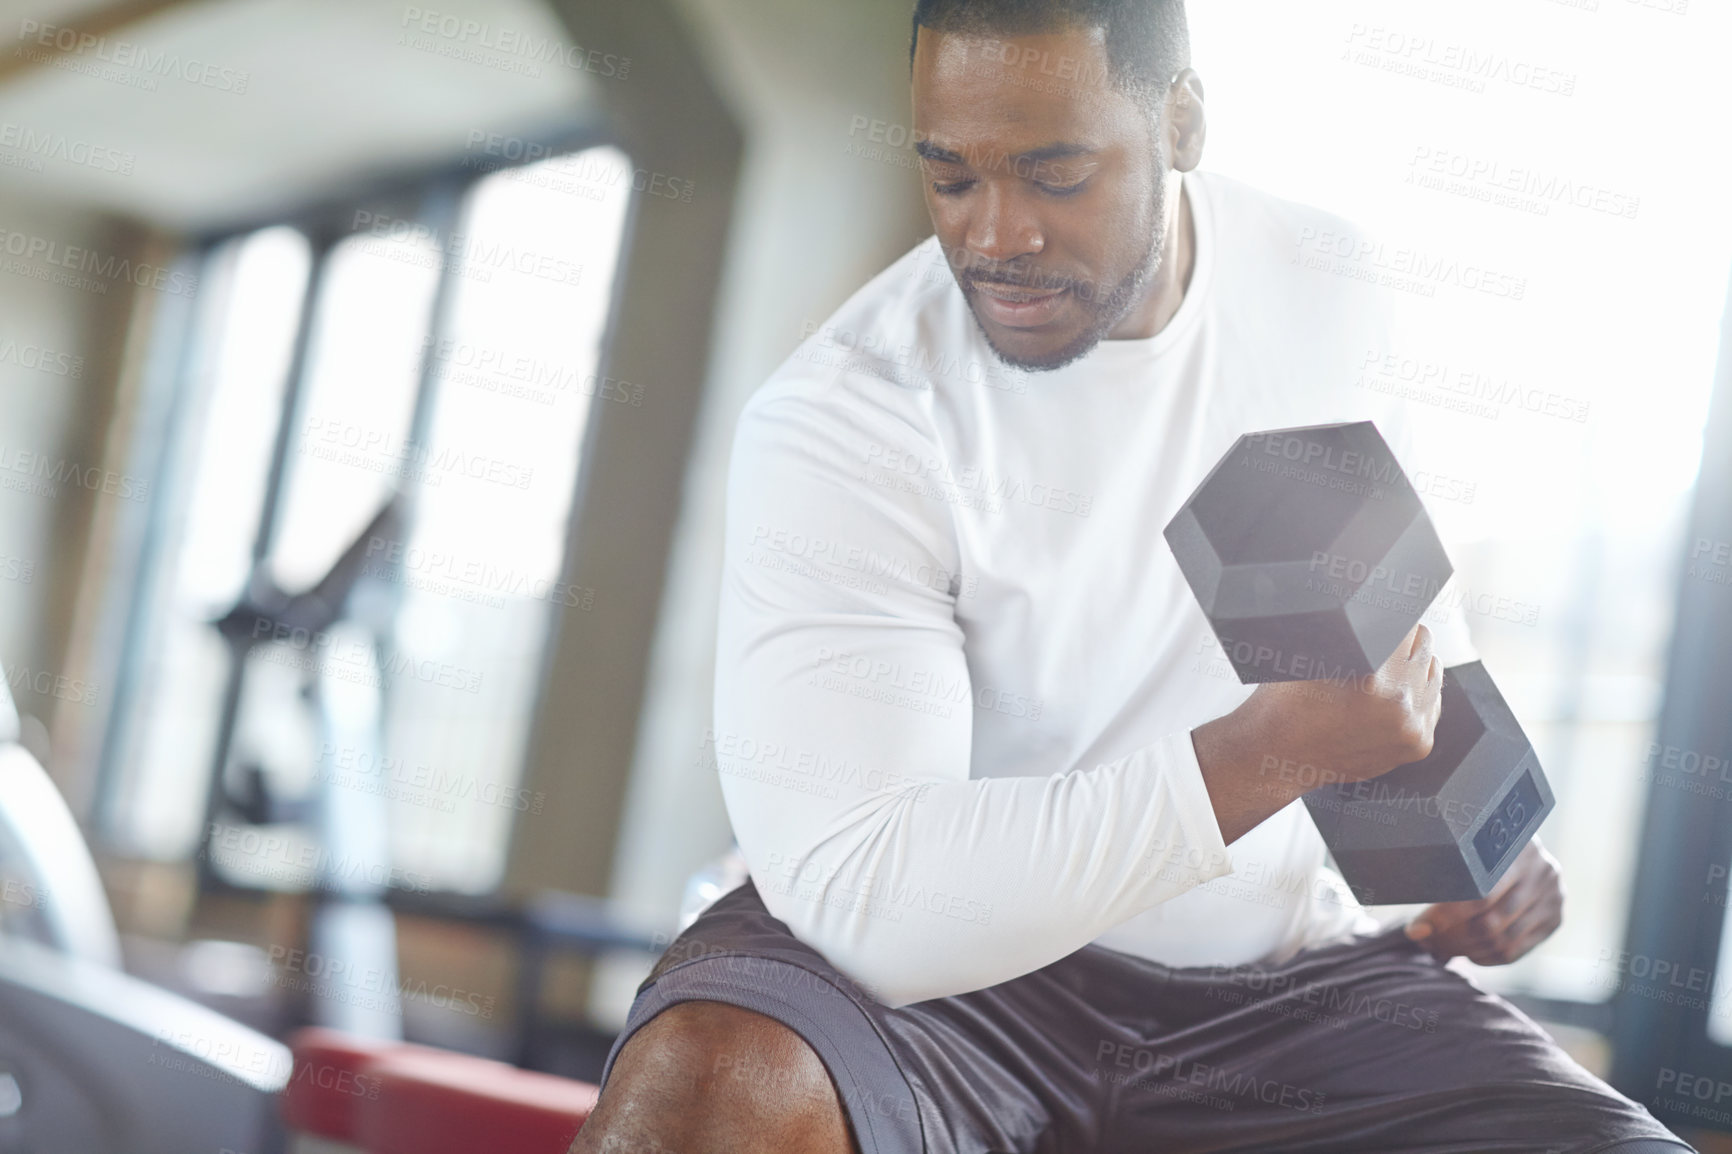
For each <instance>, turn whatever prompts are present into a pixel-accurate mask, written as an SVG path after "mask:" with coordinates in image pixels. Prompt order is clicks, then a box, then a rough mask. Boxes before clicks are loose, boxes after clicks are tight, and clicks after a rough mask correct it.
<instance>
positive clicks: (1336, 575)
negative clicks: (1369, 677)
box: [1166, 421, 1454, 684]
mask: <svg viewBox="0 0 1732 1154" xmlns="http://www.w3.org/2000/svg"><path fill="white" fill-rule="evenodd" d="M1166 538H1167V544H1168V545H1169V546H1171V547H1172V550H1173V556H1174V557H1175V558H1177V559H1178V562H1179V569H1180V570H1181V571H1182V572H1183V573H1184V575H1185V580H1186V581H1188V582H1190V585H1191V589H1192V591H1193V592H1194V593H1195V594H1196V595H1197V600H1198V602H1199V603H1200V604H1201V605H1202V607H1203V612H1204V613H1205V614H1206V615H1207V616H1208V618H1209V624H1210V625H1211V626H1212V627H1213V628H1214V630H1215V636H1216V637H1217V638H1218V639H1219V640H1220V642H1221V646H1222V648H1223V649H1225V650H1226V653H1227V660H1228V661H1230V662H1231V663H1232V665H1233V669H1234V671H1235V672H1237V673H1238V675H1239V680H1240V681H1241V682H1245V683H1247V684H1249V683H1252V682H1262V681H1314V680H1322V679H1326V678H1329V679H1341V678H1346V677H1360V676H1363V675H1365V674H1367V673H1372V672H1375V671H1376V670H1377V668H1378V667H1379V666H1381V665H1382V664H1383V663H1384V661H1386V660H1388V658H1389V655H1390V654H1391V653H1393V652H1395V647H1396V645H1397V644H1398V643H1400V641H1401V639H1402V638H1403V637H1405V636H1407V633H1408V631H1409V630H1411V629H1412V628H1413V626H1414V624H1415V623H1417V622H1418V621H1419V619H1420V617H1421V616H1422V615H1423V614H1424V613H1425V610H1426V607H1427V606H1429V605H1430V604H1431V602H1432V599H1433V598H1435V597H1436V596H1437V593H1438V591H1439V590H1440V589H1442V588H1443V585H1444V583H1445V582H1446V581H1448V580H1449V578H1450V575H1451V574H1452V573H1453V572H1454V569H1453V568H1452V567H1451V566H1450V563H1449V558H1448V557H1446V556H1445V555H1444V552H1443V543H1442V542H1441V541H1439V540H1438V539H1437V533H1436V531H1435V530H1434V529H1433V528H1432V526H1431V518H1430V517H1428V516H1426V513H1425V506H1424V505H1422V504H1421V503H1420V500H1419V494H1417V493H1415V492H1414V490H1413V486H1412V484H1411V483H1409V481H1408V479H1407V474H1405V473H1403V472H1402V471H1401V466H1400V465H1399V464H1397V463H1396V460H1395V455H1394V453H1392V452H1391V451H1390V448H1389V445H1388V444H1387V443H1385V441H1384V440H1383V437H1382V436H1381V435H1380V434H1379V433H1378V431H1377V427H1376V426H1375V425H1373V424H1372V423H1371V422H1370V421H1356V422H1352V423H1348V424H1336V425H1312V426H1308V427H1305V428H1297V429H1275V430H1272V431H1269V432H1264V433H1249V434H1247V435H1245V436H1243V437H1240V438H1239V440H1238V441H1237V442H1236V443H1235V444H1234V445H1233V447H1232V448H1231V449H1230V450H1228V452H1227V455H1226V456H1225V457H1223V458H1221V462H1220V464H1218V465H1216V466H1215V468H1214V470H1213V471H1212V472H1210V473H1209V475H1208V476H1207V477H1205V478H1204V479H1203V483H1202V484H1201V485H1199V486H1197V491H1196V492H1195V493H1192V494H1191V498H1190V500H1188V501H1186V502H1185V505H1184V507H1183V508H1182V509H1180V510H1179V513H1178V515H1177V516H1175V517H1174V518H1173V520H1172V523H1171V524H1169V525H1168V526H1167V528H1166Z"/></svg>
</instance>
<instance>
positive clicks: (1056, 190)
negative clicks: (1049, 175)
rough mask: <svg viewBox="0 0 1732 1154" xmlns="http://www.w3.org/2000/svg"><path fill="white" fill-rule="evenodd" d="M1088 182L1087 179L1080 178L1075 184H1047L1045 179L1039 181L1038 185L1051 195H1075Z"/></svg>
mask: <svg viewBox="0 0 1732 1154" xmlns="http://www.w3.org/2000/svg"><path fill="white" fill-rule="evenodd" d="M1087 183H1088V181H1087V180H1079V181H1077V182H1076V183H1075V184H1047V183H1046V182H1045V181H1037V182H1036V187H1038V188H1039V189H1040V190H1041V191H1042V192H1044V193H1046V194H1047V195H1049V196H1074V195H1075V194H1077V193H1079V192H1081V191H1082V189H1083V185H1085V184H1087Z"/></svg>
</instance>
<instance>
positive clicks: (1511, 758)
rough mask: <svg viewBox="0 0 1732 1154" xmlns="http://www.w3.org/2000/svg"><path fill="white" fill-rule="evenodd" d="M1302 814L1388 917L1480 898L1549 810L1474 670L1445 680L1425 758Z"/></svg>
mask: <svg viewBox="0 0 1732 1154" xmlns="http://www.w3.org/2000/svg"><path fill="white" fill-rule="evenodd" d="M1486 798H1491V799H1492V800H1491V801H1490V803H1489V804H1488V803H1487V802H1486V801H1485V800H1484V799H1486ZM1305 805H1306V808H1308V809H1309V810H1310V811H1311V817H1312V819H1313V820H1314V821H1316V823H1317V828H1318V830H1319V831H1320V832H1321V833H1322V834H1323V840H1324V841H1326V842H1328V843H1329V849H1330V852H1332V853H1333V854H1334V855H1335V865H1336V867H1337V868H1338V869H1339V870H1340V871H1341V876H1342V877H1344V878H1346V879H1347V884H1348V885H1349V886H1351V887H1352V888H1353V892H1354V895H1355V896H1357V897H1358V898H1359V900H1360V901H1361V902H1364V903H1365V904H1367V905H1372V904H1378V905H1392V904H1401V903H1406V902H1453V901H1471V900H1473V899H1475V898H1482V897H1485V896H1486V895H1487V894H1489V893H1490V892H1491V889H1492V887H1493V886H1495V885H1497V883H1498V879H1500V878H1502V877H1503V875H1504V873H1505V872H1506V871H1507V870H1508V869H1509V866H1510V863H1511V862H1513V861H1515V859H1516V854H1517V853H1519V852H1520V851H1521V848H1522V846H1524V845H1526V844H1527V843H1528V841H1529V839H1531V838H1532V837H1533V835H1534V831H1535V830H1537V829H1539V827H1540V823H1541V822H1542V821H1544V820H1545V818H1546V815H1547V814H1549V813H1550V812H1551V811H1552V806H1553V800H1552V789H1551V786H1550V784H1548V783H1547V781H1546V776H1545V774H1544V772H1542V771H1541V769H1540V763H1539V759H1538V758H1537V757H1536V756H1535V754H1534V748H1533V745H1532V743H1531V742H1529V741H1528V738H1527V735H1526V734H1525V733H1523V732H1522V727H1521V725H1520V724H1519V723H1517V721H1516V719H1515V714H1514V713H1512V712H1511V711H1510V707H1509V705H1508V703H1506V702H1505V701H1504V699H1503V695H1502V694H1501V693H1499V692H1498V690H1497V686H1496V685H1495V684H1493V683H1492V679H1491V675H1490V674H1488V673H1486V671H1485V666H1483V665H1481V664H1480V663H1479V662H1477V661H1473V662H1469V663H1468V664H1466V665H1457V666H1455V667H1453V668H1451V669H1446V670H1444V673H1443V711H1442V713H1441V714H1440V715H1439V717H1438V721H1437V731H1436V733H1435V734H1434V738H1433V743H1432V747H1431V753H1430V755H1429V756H1427V757H1426V758H1425V759H1424V760H1423V761H1414V762H1409V763H1408V764H1407V765H1402V766H1397V767H1396V768H1395V769H1392V770H1390V771H1389V772H1388V773H1386V774H1384V775H1383V776H1382V777H1374V778H1371V779H1369V780H1367V781H1356V782H1350V783H1347V784H1343V785H1330V786H1324V787H1323V788H1322V789H1315V790H1312V791H1311V792H1310V793H1308V794H1306V795H1305Z"/></svg>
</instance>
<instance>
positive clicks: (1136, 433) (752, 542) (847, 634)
mask: <svg viewBox="0 0 1732 1154" xmlns="http://www.w3.org/2000/svg"><path fill="white" fill-rule="evenodd" d="M1185 188H1186V192H1187V195H1188V197H1189V199H1190V203H1191V210H1192V214H1193V219H1194V222H1195V230H1196V252H1195V264H1194V266H1193V271H1192V273H1191V280H1190V284H1189V286H1188V288H1187V291H1186V293H1185V297H1184V301H1183V303H1182V304H1181V306H1180V308H1179V310H1178V312H1177V314H1176V315H1175V316H1174V317H1173V318H1172V320H1171V321H1170V322H1169V323H1168V324H1167V326H1166V327H1165V328H1164V329H1163V330H1162V331H1161V332H1160V333H1158V334H1157V335H1156V336H1154V337H1152V338H1149V339H1146V340H1107V341H1103V342H1101V344H1100V345H1098V346H1097V347H1096V348H1095V349H1094V350H1093V351H1092V352H1090V353H1089V354H1088V355H1087V356H1086V357H1084V358H1082V359H1081V360H1079V361H1077V362H1075V363H1073V364H1071V365H1069V366H1067V367H1065V368H1063V369H1060V370H1057V371H1051V372H1040V373H1024V372H1018V371H1015V370H1012V369H1009V368H1008V367H1006V366H1005V365H1004V364H1003V363H1002V362H1000V361H998V360H997V358H996V357H995V356H994V354H993V353H992V352H991V350H990V348H989V346H988V345H987V344H986V342H985V340H984V338H983V337H982V336H981V334H980V332H979V329H978V328H977V326H976V324H975V322H974V320H973V319H972V317H971V316H970V315H969V310H968V306H967V304H966V303H965V301H964V299H963V296H962V294H961V291H960V290H959V289H958V288H957V286H956V284H955V281H954V279H953V278H952V276H951V273H950V270H949V268H948V267H947V265H946V264H945V261H944V258H943V255H942V253H941V251H940V250H939V248H938V245H937V242H936V240H935V239H928V240H926V241H924V242H922V243H921V244H919V245H918V246H916V247H915V248H914V249H913V250H912V251H910V252H909V253H908V254H907V255H906V256H904V257H903V258H901V259H900V260H898V261H897V262H896V263H895V264H893V265H892V266H891V267H890V268H888V269H887V270H885V271H884V272H883V273H881V274H879V275H878V276H877V277H875V278H874V279H873V280H872V281H871V282H870V283H868V284H867V285H866V286H865V287H864V288H862V289H861V290H860V291H859V292H858V293H856V294H855V295H854V296H853V297H852V298H851V299H850V300H849V301H848V302H847V303H846V304H844V305H843V306H842V308H841V309H840V310H838V311H837V312H836V314H835V315H834V316H832V317H831V318H830V319H829V320H828V321H826V322H824V323H823V324H821V325H812V326H809V328H811V329H812V330H813V331H812V332H811V333H810V334H809V335H808V337H807V339H806V340H805V341H804V342H803V343H802V344H801V345H800V347H799V348H798V349H797V350H796V352H795V353H794V354H793V356H792V357H790V358H789V360H788V361H787V362H786V363H785V364H784V365H783V366H782V367H781V368H780V369H778V370H777V372H776V373H775V374H774V375H773V376H772V377H771V379H770V380H769V381H768V382H766V384H765V385H764V386H762V387H761V388H760V389H759V390H758V391H757V392H756V393H755V394H754V395H753V396H752V398H751V399H750V400H749V402H748V403H747V405H746V407H745V409H744V411H743V413H742V414H741V417H740V419H739V424H738V427H737V431H736V435H735V441H734V447H733V458H732V462H731V467H730V474H729V480H728V492H727V530H726V543H725V554H724V572H723V580H722V592H721V606H720V624H719V630H718V639H717V640H718V644H717V668H716V687H715V733H714V741H715V750H714V752H715V758H716V763H717V767H718V770H719V772H720V774H721V784H722V789H723V795H724V798H725V799H726V803H727V807H728V813H729V816H730V818H731V819H732V822H733V827H734V832H735V836H736V838H737V840H738V842H739V845H740V848H741V851H742V852H743V854H744V856H745V859H746V862H747V864H748V866H749V867H750V870H751V875H752V877H753V879H754V880H755V881H756V883H757V885H758V889H759V891H760V893H761V894H762V897H763V900H764V902H765V904H766V906H767V907H768V908H769V910H770V911H771V912H772V913H773V914H774V915H775V916H776V917H778V918H780V919H781V920H783V921H784V922H786V923H787V924H788V926H789V927H790V928H791V929H792V930H793V932H794V933H795V934H796V935H797V936H798V937H799V938H800V939H801V940H802V941H804V942H806V943H808V944H810V945H811V946H813V947H814V948H816V949H817V950H819V951H820V952H821V953H823V954H824V955H825V956H826V957H827V958H828V959H829V960H830V961H831V962H832V963H833V964H834V965H836V966H837V967H838V968H840V969H842V970H843V971H844V972H846V973H848V974H849V975H850V976H852V977H854V978H855V979H857V980H858V981H860V982H861V983H862V985H864V986H865V987H866V988H868V989H870V990H872V991H873V992H874V993H875V995H876V996H877V997H879V998H880V999H881V1000H883V1001H885V1002H887V1003H889V1004H891V1005H898V1006H899V1005H905V1004H907V1003H910V1002H915V1001H920V1000H923V999H926V998H933V997H940V996H945V995H951V994H957V993H962V992H966V991H969V990H974V989H980V988H983V987H986V986H989V985H993V984H996V983H998V982H1002V981H1006V980H1008V979H1010V978H1013V977H1016V976H1018V975H1021V974H1024V973H1027V972H1029V971H1031V970H1034V969H1037V968H1039V967H1041V966H1043V965H1046V964H1048V963H1050V962H1053V961H1055V960H1057V959H1059V958H1061V957H1063V956H1065V955H1066V954H1069V953H1071V952H1073V951H1075V950H1077V949H1079V948H1080V947H1082V946H1084V945H1086V944H1088V943H1090V942H1095V943H1098V944H1100V945H1102V946H1106V947H1110V948H1112V949H1117V950H1122V951H1124V952H1127V953H1131V954H1135V955H1139V956H1142V957H1145V958H1150V959H1154V960H1157V961H1161V962H1165V963H1167V964H1170V965H1184V966H1195V965H1235V964H1240V963H1244V962H1249V961H1253V960H1259V959H1274V958H1279V957H1284V956H1286V955H1288V954H1290V953H1291V952H1293V951H1295V950H1297V949H1299V948H1302V947H1303V946H1305V945H1308V944H1313V943H1316V942H1320V941H1323V940H1326V939H1328V938H1331V937H1334V936H1337V935H1339V934H1342V933H1345V932H1349V931H1351V930H1354V929H1363V928H1366V927H1367V922H1366V915H1365V913H1364V911H1363V910H1361V909H1359V907H1358V906H1357V905H1355V903H1354V902H1353V899H1352V897H1351V895H1350V894H1349V893H1348V892H1347V890H1346V888H1345V886H1344V885H1343V884H1342V883H1341V881H1340V879H1339V878H1338V877H1337V876H1336V875H1335V874H1334V873H1333V872H1332V871H1330V870H1329V869H1328V868H1327V867H1326V865H1325V860H1324V858H1325V849H1324V845H1323V841H1322V839H1321V837H1320V836H1319V835H1318V833H1317V830H1316V827H1315V826H1314V825H1313V824H1312V822H1311V819H1310V816H1309V814H1308V812H1307V811H1306V810H1305V808H1304V806H1303V804H1302V803H1298V802H1295V803H1294V804H1293V805H1291V806H1289V807H1287V808H1286V809H1284V810H1282V811H1281V812H1280V813H1278V814H1276V815H1275V816H1273V817H1271V818H1270V819H1269V820H1267V821H1265V822H1264V823H1263V824H1262V825H1260V826H1258V827H1257V828H1256V829H1255V830H1253V831H1251V832H1250V833H1248V834H1246V835H1245V836H1244V837H1242V838H1240V839H1239V840H1238V841H1237V842H1235V843H1234V844H1233V846H1232V847H1231V848H1230V849H1229V847H1228V846H1226V845H1225V844H1224V843H1223V841H1222V837H1221V833H1220V829H1219V827H1218V825H1217V823H1216V820H1215V816H1214V812H1213V809H1212V808H1211V806H1210V802H1209V798H1208V795H1207V793H1206V791H1205V789H1204V786H1203V782H1202V777H1201V772H1200V770H1199V769H1198V766H1197V759H1196V754H1195V751H1194V749H1193V747H1192V743H1191V736H1190V731H1191V730H1192V729H1193V728H1194V727H1196V726H1198V725H1201V724H1203V723H1204V722H1207V721H1209V720H1211V719H1213V718H1216V717H1219V716H1221V715H1223V714H1225V713H1228V712H1231V711H1232V710H1233V709H1234V708H1236V707H1237V706H1238V705H1239V704H1240V703H1241V702H1242V701H1243V700H1244V699H1245V698H1246V697H1247V696H1249V694H1250V693H1251V691H1252V687H1250V686H1245V685H1241V684H1240V683H1239V681H1238V680H1237V679H1236V678H1235V677H1234V675H1233V673H1232V672H1231V670H1230V669H1229V667H1228V665H1227V663H1226V661H1225V658H1224V655H1222V653H1221V651H1220V648H1219V645H1218V644H1217V642H1216V641H1215V639H1214V635H1213V634H1212V632H1211V631H1210V629H1209V626H1208V623H1207V621H1206V619H1205V618H1204V616H1203V613H1202V610H1201V609H1200V608H1199V606H1198V605H1197V602H1196V600H1195V598H1194V597H1193V595H1192V593H1191V590H1190V588H1189V587H1188V586H1187V585H1186V583H1185V581H1184V579H1183V577H1182V576H1181V575H1180V572H1179V569H1178V566H1177V564H1176V563H1175V562H1174V560H1173V556H1172V553H1171V551H1170V550H1169V549H1168V547H1167V543H1166V541H1165V539H1164V538H1163V536H1162V530H1163V528H1164V527H1165V526H1166V524H1167V522H1168V521H1169V520H1171V518H1172V517H1173V515H1174V513H1175V512H1176V511H1177V510H1178V508H1179V506H1180V505H1181V504H1183V502H1184V501H1185V499H1186V498H1187V497H1188V496H1189V495H1190V494H1191V492H1192V490H1193V489H1194V488H1195V487H1196V485H1197V483H1198V482H1199V481H1200V480H1201V479H1202V478H1203V477H1204V475H1206V474H1207V472H1208V471H1209V469H1210V468H1212V467H1213V466H1214V464H1215V463H1216V461H1217V460H1219V458H1220V457H1221V455H1222V454H1223V453H1224V452H1225V451H1226V450H1227V448H1228V447H1229V446H1230V445H1231V444H1232V443H1233V441H1234V440H1235V439H1236V438H1237V437H1239V436H1240V435H1241V434H1243V433H1246V432H1250V431H1254V430H1260V429H1270V428H1281V427H1291V426H1296V425H1308V424H1318V423H1322V422H1326V421H1337V420H1358V419H1364V418H1371V419H1374V420H1376V421H1377V422H1378V425H1379V427H1380V428H1381V429H1382V430H1383V432H1384V434H1385V436H1386V437H1388V438H1389V439H1390V440H1391V443H1392V444H1393V445H1395V446H1396V448H1397V453H1398V456H1400V453H1401V449H1402V447H1403V445H1404V444H1405V443H1406V437H1405V430H1404V429H1403V428H1402V427H1401V415H1400V413H1399V412H1398V411H1397V410H1396V409H1395V408H1394V407H1393V404H1394V403H1392V402H1390V401H1388V400H1386V399H1385V398H1384V397H1382V396H1381V395H1380V394H1378V393H1376V392H1374V391H1369V390H1365V389H1361V388H1359V387H1356V382H1357V381H1358V380H1359V379H1360V373H1361V372H1362V371H1363V369H1364V368H1365V367H1366V366H1367V365H1368V364H1369V363H1371V361H1372V360H1373V359H1375V358H1377V357H1380V356H1382V355H1383V354H1384V353H1385V352H1387V351H1388V334H1387V326H1386V321H1385V319H1384V315H1385V314H1384V311H1383V310H1382V309H1381V308H1380V307H1379V304H1378V301H1377V299H1376V297H1375V290H1373V289H1371V288H1368V287H1367V286H1365V285H1364V284H1362V283H1361V282H1359V281H1357V280H1355V279H1352V278H1350V277H1344V276H1339V275H1334V274H1332V273H1330V272H1328V271H1319V270H1317V269H1315V268H1312V267H1307V266H1306V264H1305V263H1304V262H1303V261H1302V260H1301V259H1300V257H1301V255H1302V253H1303V252H1304V251H1305V250H1306V249H1307V247H1308V246H1309V247H1310V248H1315V247H1316V238H1317V237H1318V236H1319V235H1320V234H1322V233H1328V232H1331V231H1333V232H1334V233H1336V234H1346V233H1349V232H1350V230H1348V229H1347V228H1346V226H1344V225H1343V224H1342V223H1341V222H1340V221H1338V220H1336V219H1335V218H1332V217H1329V216H1327V215H1325V214H1322V213H1319V212H1316V211H1314V210H1311V209H1306V208H1303V207H1301V206H1298V205H1293V204H1289V203H1287V202H1284V201H1280V200H1277V199H1275V198H1272V197H1269V196H1267V195H1265V194H1262V193H1260V192H1257V191H1255V190H1253V189H1251V188H1249V187H1247V186H1245V185H1242V184H1239V183H1237V182H1234V181H1230V180H1227V179H1225V178H1222V177H1219V176H1214V175H1205V174H1197V173H1193V174H1189V175H1187V176H1186V178H1185ZM1428 620H1429V621H1430V623H1431V626H1432V628H1433V630H1434V632H1436V633H1438V635H1439V651H1440V655H1441V656H1443V657H1444V659H1445V664H1454V663H1456V662H1458V661H1461V660H1470V659H1471V658H1472V653H1471V648H1470V646H1469V644H1468V642H1467V637H1466V631H1465V627H1464V626H1463V624H1462V622H1461V620H1460V616H1459V614H1456V615H1453V616H1452V617H1450V618H1449V619H1448V620H1444V619H1443V618H1442V617H1441V616H1439V615H1436V614H1434V615H1433V617H1431V618H1428Z"/></svg>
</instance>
